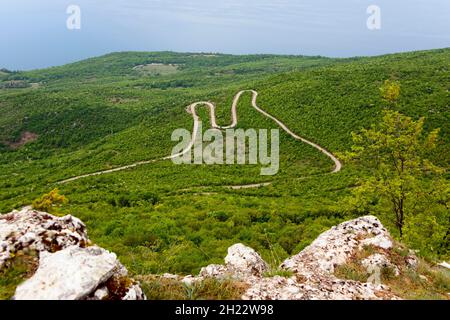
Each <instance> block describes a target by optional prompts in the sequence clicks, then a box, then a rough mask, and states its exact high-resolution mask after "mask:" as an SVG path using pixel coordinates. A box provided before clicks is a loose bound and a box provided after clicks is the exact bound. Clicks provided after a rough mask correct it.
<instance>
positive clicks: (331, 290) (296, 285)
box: [0, 207, 418, 300]
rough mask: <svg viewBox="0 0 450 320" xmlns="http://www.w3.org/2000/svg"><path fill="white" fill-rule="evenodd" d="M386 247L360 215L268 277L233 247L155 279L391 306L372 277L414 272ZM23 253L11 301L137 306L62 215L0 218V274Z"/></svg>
mask: <svg viewBox="0 0 450 320" xmlns="http://www.w3.org/2000/svg"><path fill="white" fill-rule="evenodd" d="M393 246H394V243H393V240H392V238H391V236H390V235H389V233H388V232H387V230H386V229H385V228H384V227H383V225H382V224H381V222H380V221H379V220H378V219H377V218H375V217H373V216H366V217H361V218H358V219H354V220H351V221H347V222H344V223H342V224H340V225H338V226H335V227H333V228H331V229H330V230H328V231H326V232H324V233H322V234H321V235H320V236H319V237H318V238H317V239H316V240H315V241H314V242H313V243H312V244H311V245H309V246H308V247H306V248H305V249H304V250H302V251H301V252H300V253H298V254H296V255H294V256H292V257H290V258H288V259H286V260H285V261H284V262H283V263H282V264H281V265H280V266H279V267H278V269H276V270H272V269H271V268H270V266H269V265H268V264H267V263H266V262H265V261H264V260H263V259H262V258H261V256H260V255H259V254H258V253H257V252H256V251H255V250H253V249H252V248H249V247H247V246H245V245H243V244H235V245H233V246H231V247H230V248H229V249H228V254H227V256H226V257H225V263H224V264H223V265H217V264H215V265H209V266H207V267H204V268H202V269H201V271H200V273H199V275H197V276H186V277H181V276H177V275H171V274H164V275H163V276H161V277H163V278H168V279H171V280H173V281H181V282H183V283H185V284H186V285H188V286H189V285H193V284H194V283H196V282H198V281H202V280H205V279H206V278H216V279H232V280H236V281H239V282H240V283H243V284H244V285H245V286H244V288H246V289H245V293H244V294H243V295H242V299H249V300H268V299H283V300H294V299H296V300H297V299H298V300H311V299H321V300H344V299H398V297H397V296H395V295H394V294H393V293H392V292H391V291H390V289H389V288H388V287H387V286H385V285H383V284H381V282H380V281H379V280H380V279H377V276H378V278H379V273H380V270H381V269H384V268H388V269H391V270H392V271H393V272H392V273H393V275H394V276H398V275H399V274H400V272H401V270H402V269H401V268H416V267H417V264H418V260H417V258H416V257H415V256H414V254H410V255H407V256H402V259H404V261H403V264H402V267H401V268H400V267H399V266H397V265H396V264H395V262H394V260H395V259H393V260H391V258H392V257H394V255H392V253H393V251H394V250H393ZM369 249H370V250H369ZM25 251H34V252H37V253H38V256H39V265H38V267H37V270H36V272H35V273H34V275H32V276H31V277H30V278H29V279H28V280H26V281H25V282H24V283H22V284H21V285H19V286H18V287H17V289H16V293H15V296H14V298H15V299H18V300H22V299H56V300H73V299H86V300H104V299H110V300H116V299H117V300H119V299H121V300H140V299H145V296H144V294H143V292H142V290H141V288H140V286H139V284H138V283H137V282H135V281H134V280H132V279H130V278H129V277H128V272H127V270H126V269H125V267H124V266H123V265H122V264H120V262H119V261H118V259H117V257H116V255H115V254H114V253H111V252H109V251H107V250H105V249H102V248H100V247H97V246H91V245H90V242H89V239H88V237H87V233H86V227H85V225H84V224H83V223H82V222H81V221H80V220H79V219H77V218H74V217H72V216H70V215H69V216H65V217H56V216H53V215H50V214H48V213H44V212H39V211H35V210H32V209H31V208H29V207H27V208H24V209H22V210H21V211H13V212H11V213H9V214H7V215H4V216H1V217H0V268H2V267H7V266H8V263H9V261H10V260H11V259H12V258H13V257H14V256H15V254H16V253H18V252H25ZM396 257H397V260H396V261H398V256H396ZM348 263H356V264H357V265H358V266H359V267H360V268H362V269H363V271H364V270H365V271H364V272H366V273H367V274H371V276H370V277H369V278H368V279H367V282H359V281H353V280H346V279H341V278H340V277H338V276H336V275H337V274H339V272H337V270H339V268H340V267H341V266H343V265H347V264H348ZM377 272H378V274H377ZM273 274H280V275H284V276H279V275H275V276H273ZM271 275H272V276H271Z"/></svg>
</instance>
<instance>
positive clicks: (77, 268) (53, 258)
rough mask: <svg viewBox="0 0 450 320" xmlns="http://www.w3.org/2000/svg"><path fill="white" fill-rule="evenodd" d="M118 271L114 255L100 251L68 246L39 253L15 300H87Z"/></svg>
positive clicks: (93, 248) (17, 290) (18, 288)
mask: <svg viewBox="0 0 450 320" xmlns="http://www.w3.org/2000/svg"><path fill="white" fill-rule="evenodd" d="M118 267H119V261H118V260H117V257H116V255H115V254H114V253H110V252H108V251H106V250H104V249H102V248H100V247H89V248H80V247H77V246H72V247H69V248H67V249H64V250H61V251H58V252H56V253H47V252H45V251H44V252H42V253H41V255H40V258H39V268H38V270H37V271H36V273H35V274H34V275H33V276H32V277H31V278H30V279H28V280H26V281H25V282H24V283H23V284H21V285H19V286H18V287H17V289H16V293H15V295H14V299H15V300H78V299H82V298H84V297H87V296H89V295H90V294H91V293H92V292H94V291H95V289H96V288H98V287H99V286H100V285H101V284H104V283H105V282H106V281H107V280H108V279H109V278H111V277H112V275H113V274H114V272H115V270H116V269H117V268H118Z"/></svg>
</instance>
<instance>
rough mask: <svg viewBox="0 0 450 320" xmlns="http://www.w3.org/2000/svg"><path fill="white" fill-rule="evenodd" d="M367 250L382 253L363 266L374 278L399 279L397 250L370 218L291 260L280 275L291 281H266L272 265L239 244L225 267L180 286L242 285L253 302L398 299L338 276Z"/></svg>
mask: <svg viewBox="0 0 450 320" xmlns="http://www.w3.org/2000/svg"><path fill="white" fill-rule="evenodd" d="M367 247H371V248H374V249H375V250H378V251H379V252H378V253H376V254H373V255H371V256H368V257H366V258H365V259H364V260H363V261H361V264H363V265H365V267H366V268H367V269H368V270H369V272H370V270H373V269H376V268H383V267H392V268H393V269H394V270H396V274H398V273H397V272H398V269H397V268H396V267H395V265H394V264H392V263H391V262H390V261H389V258H388V252H389V250H391V249H392V247H393V241H392V239H391V237H390V235H389V233H388V232H387V230H386V229H385V228H384V227H383V225H382V224H381V222H380V221H379V220H378V219H377V218H375V217H373V216H366V217H361V218H358V219H355V220H351V221H348V222H344V223H342V224H340V225H338V226H336V227H333V228H331V229H330V230H328V231H326V232H324V233H322V234H321V235H320V236H319V237H318V238H317V239H316V240H315V241H314V242H313V243H312V244H311V245H310V246H308V247H306V248H305V249H304V250H303V251H301V252H300V253H299V254H297V255H295V256H293V257H291V258H289V259H286V260H285V261H284V262H283V263H282V264H281V265H280V266H279V270H278V271H283V272H284V273H286V274H291V275H290V276H287V277H282V276H272V277H268V276H265V275H267V274H268V272H267V271H270V268H269V267H268V265H267V263H266V262H264V260H263V259H262V258H261V257H260V256H259V255H258V254H257V253H256V252H255V251H254V250H253V249H251V248H248V247H246V246H244V245H242V244H236V245H234V246H232V247H230V248H229V249H228V255H227V256H226V258H225V265H209V266H207V267H204V268H202V269H201V271H200V274H199V275H198V276H196V277H193V276H188V277H184V278H182V279H180V280H181V281H183V282H185V283H187V284H192V283H193V282H195V281H202V280H203V279H205V278H208V277H214V278H232V279H236V280H239V281H241V282H244V283H246V284H247V285H248V288H247V291H246V292H245V293H244V295H243V296H242V298H243V299H249V300H268V299H272V300H275V299H282V300H297V299H299V300H311V299H313V300H317V299H320V300H346V299H370V300H379V299H398V297H396V296H395V295H394V294H393V293H392V292H391V291H390V289H389V288H388V287H387V286H385V285H382V284H380V283H377V282H376V281H374V282H373V283H369V282H367V283H364V282H358V281H352V280H345V279H339V278H338V277H336V276H335V270H336V267H338V266H340V265H343V264H346V263H347V262H348V261H349V260H351V259H353V258H354V257H355V254H357V253H358V252H361V251H362V250H363V249H364V248H367ZM383 253H386V254H383ZM407 259H415V258H414V257H413V256H411V257H407ZM269 274H270V272H269ZM165 277H174V276H173V275H165Z"/></svg>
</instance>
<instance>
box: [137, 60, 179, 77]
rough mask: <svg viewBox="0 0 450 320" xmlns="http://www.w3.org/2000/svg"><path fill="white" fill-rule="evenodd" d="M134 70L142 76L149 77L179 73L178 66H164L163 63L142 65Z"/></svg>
mask: <svg viewBox="0 0 450 320" xmlns="http://www.w3.org/2000/svg"><path fill="white" fill-rule="evenodd" d="M133 70H136V71H138V72H139V73H141V74H144V75H148V76H159V75H161V76H165V75H169V74H174V73H177V72H178V65H176V64H163V63H150V64H141V65H138V66H135V67H133Z"/></svg>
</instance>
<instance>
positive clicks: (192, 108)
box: [59, 90, 342, 189]
mask: <svg viewBox="0 0 450 320" xmlns="http://www.w3.org/2000/svg"><path fill="white" fill-rule="evenodd" d="M245 92H251V93H252V107H253V108H255V109H256V110H257V111H258V112H259V113H261V114H262V115H264V116H265V117H267V118H269V119H271V120H273V121H274V122H275V123H276V124H277V125H278V126H279V127H280V128H281V129H283V130H284V131H285V132H286V133H288V134H289V135H290V136H291V137H293V138H294V139H296V140H299V141H301V142H304V143H306V144H309V145H310V146H312V147H314V148H316V149H317V150H319V151H320V152H322V153H324V154H325V155H326V156H327V157H329V158H330V159H331V160H333V162H334V165H335V166H334V170H333V171H332V173H337V172H339V171H341V169H342V164H341V162H340V161H339V159H337V158H336V157H335V156H334V155H333V154H332V153H331V152H329V151H328V150H326V149H325V148H323V147H321V146H319V145H318V144H316V143H314V142H311V141H309V140H307V139H305V138H303V137H301V136H299V135H297V134H295V133H294V132H292V131H291V130H290V129H289V128H288V127H287V126H286V125H285V124H284V123H283V122H281V121H280V120H278V119H277V118H275V117H274V116H272V115H270V114H269V113H267V112H265V111H264V110H262V109H261V108H259V107H258V105H257V103H256V100H257V98H258V92H256V91H255V90H242V91H239V92H238V93H237V94H236V96H235V97H234V99H233V104H232V106H231V124H230V125H229V126H219V125H217V121H216V112H215V106H214V104H213V103H211V102H207V101H200V102H195V103H193V104H191V105H189V106H188V107H187V111H188V112H189V113H190V114H191V115H192V118H193V120H194V125H193V130H192V139H191V142H190V144H189V145H188V146H187V147H186V148H185V149H184V150H183V151H181V152H180V153H177V154H174V155H170V156H167V157H164V158H160V159H152V160H147V161H139V162H136V163H133V164H129V165H126V166H122V167H117V168H114V169H109V170H102V171H97V172H93V173H88V174H84V175H80V176H76V177H72V178H69V179H66V180H63V181H60V182H59V183H60V184H64V183H68V182H71V181H75V180H79V179H82V178H87V177H92V176H98V175H102V174H107V173H112V172H117V171H123V170H127V169H132V168H135V167H137V166H141V165H145V164H150V163H154V162H157V161H163V160H171V159H173V158H177V157H180V156H182V155H184V154H186V153H187V152H189V151H191V149H192V147H193V145H194V137H196V136H197V132H198V128H199V124H200V122H201V120H200V118H199V116H198V115H197V112H196V109H197V107H198V106H200V105H206V106H207V107H208V108H209V115H210V121H211V126H212V127H213V128H217V129H231V128H234V127H236V125H237V123H238V117H237V105H238V103H239V99H240V97H241V96H242V94H244V93H245ZM267 185H270V183H267V182H266V183H260V184H251V185H242V186H230V188H232V189H243V188H257V187H262V186H267Z"/></svg>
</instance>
